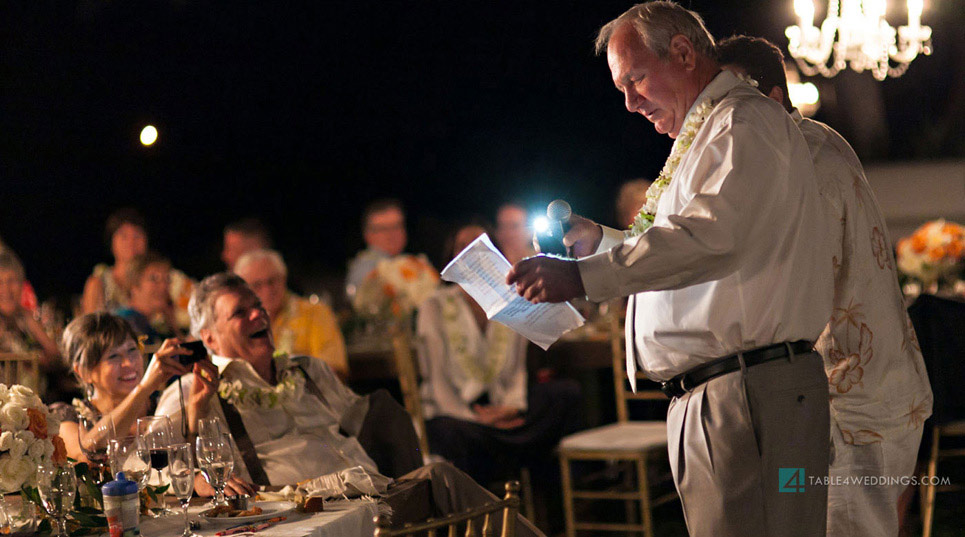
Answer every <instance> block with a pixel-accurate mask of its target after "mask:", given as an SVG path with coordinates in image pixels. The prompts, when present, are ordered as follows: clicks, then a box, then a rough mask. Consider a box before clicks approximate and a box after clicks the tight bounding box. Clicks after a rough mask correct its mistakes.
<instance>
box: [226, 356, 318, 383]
mask: <svg viewBox="0 0 965 537" xmlns="http://www.w3.org/2000/svg"><path fill="white" fill-rule="evenodd" d="M275 359H276V358H272V360H275ZM298 359H299V358H298V357H289V358H288V359H287V361H285V362H284V363H283V364H282V366H283V367H284V369H291V368H293V367H298V365H299V361H298ZM211 363H213V364H214V365H215V367H217V368H218V374H219V375H224V372H225V370H226V369H227V368H228V367H243V368H248V370H249V371H250V372H251V374H252V375H254V376H256V377H258V378H261V377H260V376H259V375H258V373H257V372H256V371H255V368H254V367H251V364H249V363H248V362H246V361H245V360H242V359H241V358H225V357H224V356H218V355H216V354H212V355H211ZM235 363H236V364H237V365H231V364H235ZM276 365H277V364H276ZM279 372H280V371H279Z"/></svg>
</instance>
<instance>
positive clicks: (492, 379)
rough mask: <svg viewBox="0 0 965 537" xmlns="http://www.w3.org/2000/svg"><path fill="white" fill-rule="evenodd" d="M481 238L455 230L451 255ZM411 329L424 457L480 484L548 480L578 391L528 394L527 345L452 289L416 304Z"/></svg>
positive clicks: (475, 228) (561, 386) (559, 386)
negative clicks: (525, 476) (529, 474)
mask: <svg viewBox="0 0 965 537" xmlns="http://www.w3.org/2000/svg"><path fill="white" fill-rule="evenodd" d="M484 232H485V230H484V228H483V227H481V226H479V225H475V224H471V225H467V226H463V227H461V228H460V229H459V230H458V231H457V232H456V235H455V240H454V241H453V249H454V252H453V254H455V253H458V252H460V251H462V249H463V248H465V247H466V246H468V245H469V244H470V243H471V242H472V241H473V240H475V239H476V237H478V236H479V235H481V234H483V233H484ZM417 325H418V327H417V331H418V336H419V340H420V346H419V347H420V348H419V360H420V369H421V370H422V376H423V379H424V380H423V384H422V387H421V392H422V401H423V405H424V407H423V411H424V413H425V417H426V419H427V421H426V429H427V434H428V438H429V446H430V449H431V450H432V452H433V453H436V454H438V455H441V456H443V457H445V458H446V459H448V460H450V461H452V462H453V464H455V465H456V466H457V467H458V468H460V469H462V470H463V471H465V472H466V473H468V474H469V475H470V476H472V477H473V479H475V480H476V481H479V482H480V483H483V484H489V483H493V482H495V481H497V480H500V479H506V478H507V477H511V476H512V472H517V475H518V471H519V468H520V467H521V466H529V467H531V468H533V469H534V480H536V479H538V478H539V477H546V478H547V479H553V476H554V475H555V471H556V469H557V466H556V463H555V460H554V458H553V456H552V450H553V448H554V447H555V446H556V444H557V443H558V442H559V440H560V438H561V437H562V436H563V435H566V434H569V433H571V432H574V431H576V430H577V428H578V425H579V421H578V417H579V414H580V412H579V410H578V409H579V404H580V394H579V385H578V384H577V383H576V382H574V381H571V380H554V381H549V382H545V383H540V384H533V385H531V386H528V383H527V373H526V347H527V341H526V340H525V339H524V338H523V337H522V336H520V335H519V334H516V333H515V332H513V331H512V330H510V329H509V328H508V327H506V326H504V325H502V324H499V323H497V322H490V321H489V320H488V319H487V318H486V313H485V312H484V311H483V309H482V308H481V307H479V305H478V304H477V303H476V302H475V301H474V300H473V299H472V298H470V297H469V295H468V294H466V293H465V291H463V290H462V288H461V287H459V286H457V285H453V286H448V287H444V288H441V289H439V290H438V291H436V293H435V294H434V295H433V296H432V297H431V298H429V299H428V300H427V301H426V302H425V303H423V305H422V307H421V308H420V310H419V317H418V323H417ZM539 470H542V471H539ZM544 484H545V481H544ZM547 488H558V486H555V487H547Z"/></svg>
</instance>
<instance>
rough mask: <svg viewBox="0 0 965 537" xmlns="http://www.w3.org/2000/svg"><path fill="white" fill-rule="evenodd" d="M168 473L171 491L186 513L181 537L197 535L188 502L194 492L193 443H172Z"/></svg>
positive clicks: (195, 536) (194, 536) (169, 449)
mask: <svg viewBox="0 0 965 537" xmlns="http://www.w3.org/2000/svg"><path fill="white" fill-rule="evenodd" d="M168 474H169V475H170V477H171V491H172V492H174V495H175V496H176V497H177V498H178V500H180V502H181V511H182V513H184V533H182V534H181V537H197V535H196V534H195V533H194V532H192V531H191V524H190V523H189V522H188V502H189V501H190V500H191V493H193V492H194V458H193V457H192V456H191V444H172V445H171V447H170V448H168Z"/></svg>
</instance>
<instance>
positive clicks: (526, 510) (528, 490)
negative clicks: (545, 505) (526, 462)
mask: <svg viewBox="0 0 965 537" xmlns="http://www.w3.org/2000/svg"><path fill="white" fill-rule="evenodd" d="M519 481H520V483H521V484H522V487H523V490H522V494H523V516H525V517H526V518H528V519H529V521H530V522H532V523H534V524H535V523H536V505H535V503H534V500H533V476H532V475H531V474H530V472H529V468H527V467H525V466H523V467H522V468H520V470H519Z"/></svg>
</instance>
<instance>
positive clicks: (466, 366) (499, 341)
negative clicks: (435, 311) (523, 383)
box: [442, 295, 510, 384]
mask: <svg viewBox="0 0 965 537" xmlns="http://www.w3.org/2000/svg"><path fill="white" fill-rule="evenodd" d="M457 300H461V299H460V298H459V297H457V296H453V295H449V296H446V297H445V299H444V300H443V302H442V324H443V326H444V327H445V332H446V339H447V340H448V343H449V345H448V346H449V351H450V352H451V353H453V354H455V359H456V363H458V364H459V366H460V367H461V368H462V370H463V371H465V372H466V374H468V375H469V376H470V378H473V379H475V380H478V381H480V382H482V383H483V384H489V383H491V382H492V381H493V380H494V379H495V378H496V376H497V375H498V374H499V372H500V371H501V370H502V368H503V364H505V362H506V358H507V354H508V353H507V350H508V349H507V348H508V344H509V341H510V338H509V334H508V331H509V330H508V329H504V328H505V327H503V326H502V325H499V324H496V325H494V326H493V327H492V330H491V331H490V333H491V335H492V338H491V339H490V340H489V341H488V345H487V346H486V358H485V359H484V360H483V361H482V363H480V362H479V360H478V359H477V358H476V357H475V356H471V355H470V354H469V341H468V339H469V338H468V336H466V332H465V326H464V325H463V324H462V323H461V322H460V318H459V305H458V303H457V302H456V301H457ZM490 322H494V321H490ZM483 336H484V337H485V334H483Z"/></svg>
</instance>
